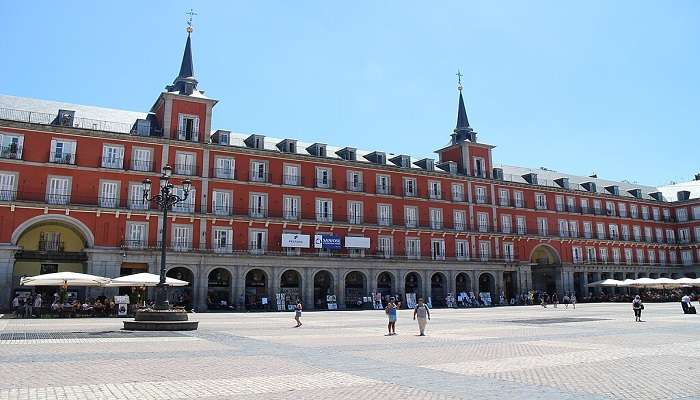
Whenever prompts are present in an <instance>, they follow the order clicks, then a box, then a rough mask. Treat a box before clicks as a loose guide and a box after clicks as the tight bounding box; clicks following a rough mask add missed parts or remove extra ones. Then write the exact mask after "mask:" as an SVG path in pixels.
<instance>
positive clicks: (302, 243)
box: [282, 233, 311, 248]
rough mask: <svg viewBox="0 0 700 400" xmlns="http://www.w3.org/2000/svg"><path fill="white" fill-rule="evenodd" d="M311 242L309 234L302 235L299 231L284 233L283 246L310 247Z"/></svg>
mask: <svg viewBox="0 0 700 400" xmlns="http://www.w3.org/2000/svg"><path fill="white" fill-rule="evenodd" d="M310 242H311V237H310V236H309V235H302V234H298V233H283V234H282V247H303V248H308V247H309V243H310Z"/></svg>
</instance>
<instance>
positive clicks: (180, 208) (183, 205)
mask: <svg viewBox="0 0 700 400" xmlns="http://www.w3.org/2000/svg"><path fill="white" fill-rule="evenodd" d="M173 194H175V195H177V196H178V197H179V198H181V199H185V201H182V202H180V203H177V204H175V205H173V211H176V212H183V213H193V212H194V204H195V199H196V198H197V194H196V192H195V188H194V187H192V188H191V189H190V190H189V192H187V197H185V188H184V187H183V186H175V187H174V188H173Z"/></svg>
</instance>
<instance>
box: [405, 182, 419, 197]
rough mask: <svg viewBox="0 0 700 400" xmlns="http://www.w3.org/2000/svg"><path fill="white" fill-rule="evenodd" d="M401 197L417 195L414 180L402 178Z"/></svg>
mask: <svg viewBox="0 0 700 400" xmlns="http://www.w3.org/2000/svg"><path fill="white" fill-rule="evenodd" d="M403 195H404V196H408V197H415V196H417V195H418V189H417V188H416V179H415V178H403Z"/></svg>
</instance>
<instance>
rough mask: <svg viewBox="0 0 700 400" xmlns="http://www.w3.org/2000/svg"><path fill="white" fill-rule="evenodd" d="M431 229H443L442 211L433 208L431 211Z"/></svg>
mask: <svg viewBox="0 0 700 400" xmlns="http://www.w3.org/2000/svg"><path fill="white" fill-rule="evenodd" d="M430 228H431V229H442V209H440V208H431V209H430Z"/></svg>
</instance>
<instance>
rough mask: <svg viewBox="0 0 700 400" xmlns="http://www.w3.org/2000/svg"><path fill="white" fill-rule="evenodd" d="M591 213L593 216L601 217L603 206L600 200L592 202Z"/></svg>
mask: <svg viewBox="0 0 700 400" xmlns="http://www.w3.org/2000/svg"><path fill="white" fill-rule="evenodd" d="M593 213H594V214H595V215H601V214H602V213H603V204H602V203H601V201H600V200H593Z"/></svg>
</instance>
